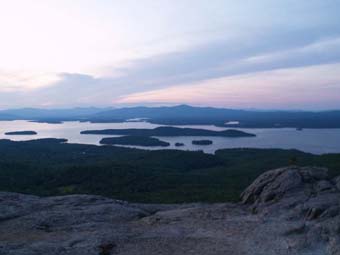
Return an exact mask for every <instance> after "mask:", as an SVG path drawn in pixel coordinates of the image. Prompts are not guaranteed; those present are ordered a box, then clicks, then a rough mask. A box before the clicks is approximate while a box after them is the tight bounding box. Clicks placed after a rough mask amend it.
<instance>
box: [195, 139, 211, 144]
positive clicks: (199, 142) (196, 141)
mask: <svg viewBox="0 0 340 255" xmlns="http://www.w3.org/2000/svg"><path fill="white" fill-rule="evenodd" d="M192 144H194V145H211V144H213V141H211V140H193V141H192Z"/></svg>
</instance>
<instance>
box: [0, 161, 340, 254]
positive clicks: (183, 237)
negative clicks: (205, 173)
mask: <svg viewBox="0 0 340 255" xmlns="http://www.w3.org/2000/svg"><path fill="white" fill-rule="evenodd" d="M339 182H340V178H334V179H330V178H329V177H328V175H327V169H324V168H314V167H305V168H298V167H286V168H281V169H276V170H272V171H268V172H266V173H264V174H263V175H261V176H259V177H258V178H257V179H256V180H255V181H254V183H253V184H252V185H250V186H249V187H248V188H247V189H246V190H245V191H244V192H243V194H242V197H241V201H242V202H241V203H239V204H229V203H224V204H184V205H150V204H132V203H127V202H123V201H119V200H112V199H108V198H104V197H100V196H90V195H72V196H61V197H47V198H40V197H36V196H29V195H22V194H15V193H6V192H2V193H1V192H0V254H1V255H3V254H6V255H7V254H9V255H11V254H15V255H38V254H51V255H54V254H58V255H59V254H60V255H64V254H65V255H66V254H72V255H78V254H79V255H80V254H81V255H84V254H90V255H92V254H93V255H109V254H124V255H126V254H131V255H132V254H133V255H135V254H140V255H144V254H145V255H146V254H147V255H153V254H157V255H159V254H160V255H162V254H169V255H170V254H175V255H176V254H178V255H179V254H205V255H209V254H214V255H215V254H217V255H219V254H221V255H222V254H223V255H225V254H233V255H234V254H235V255H250V254H251V255H263V254H266V255H274V254H279V255H280V254H282V255H283V254H292V255H298V254H301V255H317V254H320V255H321V254H322V255H323V254H331V255H338V254H340V216H339V215H340V214H339V213H340V189H339V184H340V183H339Z"/></svg>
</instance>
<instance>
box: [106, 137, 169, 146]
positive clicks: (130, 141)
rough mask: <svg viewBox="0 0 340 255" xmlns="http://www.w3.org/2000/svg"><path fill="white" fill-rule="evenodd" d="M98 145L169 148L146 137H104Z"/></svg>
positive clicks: (165, 144)
mask: <svg viewBox="0 0 340 255" xmlns="http://www.w3.org/2000/svg"><path fill="white" fill-rule="evenodd" d="M100 144H105V145H109V144H111V145H134V146H146V147H153V146H161V147H167V146H170V143H168V142H164V141H161V140H159V139H157V138H154V137H148V136H121V137H105V138H103V139H101V140H100Z"/></svg>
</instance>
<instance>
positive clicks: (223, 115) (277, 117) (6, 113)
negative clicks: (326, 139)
mask: <svg viewBox="0 0 340 255" xmlns="http://www.w3.org/2000/svg"><path fill="white" fill-rule="evenodd" d="M15 119H26V120H33V121H38V122H51V123H58V122H60V121H71V120H79V121H91V122H98V123H105V122H122V121H127V120H130V119H146V120H147V121H148V122H151V123H155V124H164V125H194V124H197V125H216V126H221V127H242V128H273V127H276V128H283V127H292V128H299V129H303V128H340V110H334V111H320V112H310V111H256V110H236V109H225V108H212V107H193V106H188V105H178V106H170V107H128V108H72V109H48V110H47V109H33V108H24V109H14V110H3V111H0V120H15Z"/></svg>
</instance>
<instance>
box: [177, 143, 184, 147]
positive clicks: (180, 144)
mask: <svg viewBox="0 0 340 255" xmlns="http://www.w3.org/2000/svg"><path fill="white" fill-rule="evenodd" d="M175 146H176V147H182V146H184V143H175Z"/></svg>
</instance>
